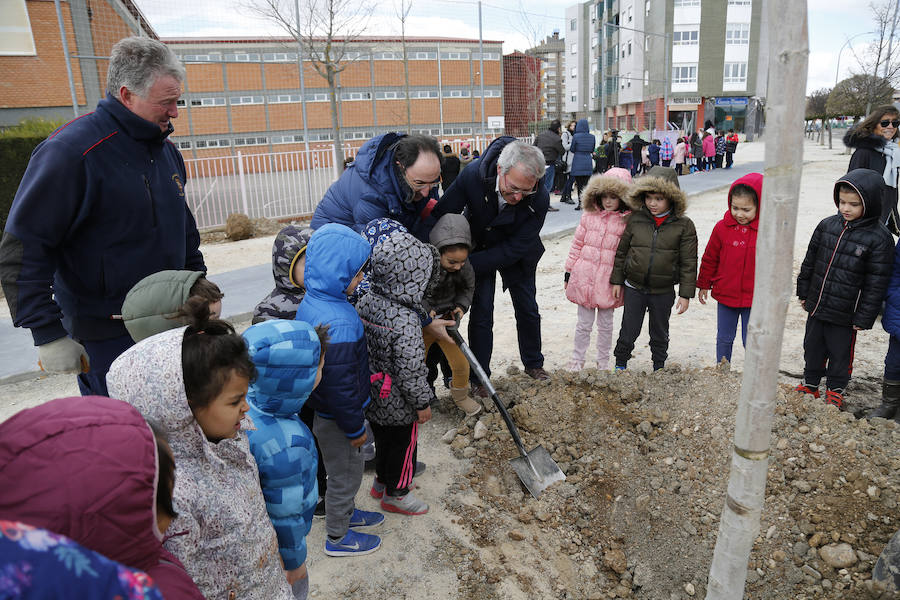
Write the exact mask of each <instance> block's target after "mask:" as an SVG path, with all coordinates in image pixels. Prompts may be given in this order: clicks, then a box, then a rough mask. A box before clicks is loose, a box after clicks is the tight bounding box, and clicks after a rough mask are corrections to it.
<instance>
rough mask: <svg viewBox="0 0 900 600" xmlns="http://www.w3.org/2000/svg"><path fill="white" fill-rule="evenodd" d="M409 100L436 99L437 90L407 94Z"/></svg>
mask: <svg viewBox="0 0 900 600" xmlns="http://www.w3.org/2000/svg"><path fill="white" fill-rule="evenodd" d="M409 97H410V98H437V97H438V93H437V90H418V91H413V92H410V93H409Z"/></svg>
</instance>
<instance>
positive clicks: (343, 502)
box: [313, 415, 366, 539]
mask: <svg viewBox="0 0 900 600" xmlns="http://www.w3.org/2000/svg"><path fill="white" fill-rule="evenodd" d="M313 433H315V434H316V440H317V441H318V442H319V450H320V451H321V452H322V460H323V461H324V463H325V472H326V473H328V489H327V490H326V491H325V533H326V534H328V537H330V538H332V539H342V538H343V537H344V536H345V535H347V529H348V528H349V527H350V517H351V516H352V515H353V509H354V498H355V497H356V492H358V491H359V486H360V484H361V483H362V476H363V469H364V468H365V464H366V461H365V459H364V457H363V453H362V448H354V447H353V446H351V445H350V440H349V439H348V438H347V436H346V435H344V432H343V431H341V428H340V427H338V426H337V423H335V422H334V420H333V419H324V418H322V417H320V416H319V415H316V420H315V421H314V422H313Z"/></svg>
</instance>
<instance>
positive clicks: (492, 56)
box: [472, 52, 500, 60]
mask: <svg viewBox="0 0 900 600" xmlns="http://www.w3.org/2000/svg"><path fill="white" fill-rule="evenodd" d="M483 56H484V60H500V53H499V52H485V53H484V54H483ZM481 57H482V54H479V53H478V52H473V53H472V60H481Z"/></svg>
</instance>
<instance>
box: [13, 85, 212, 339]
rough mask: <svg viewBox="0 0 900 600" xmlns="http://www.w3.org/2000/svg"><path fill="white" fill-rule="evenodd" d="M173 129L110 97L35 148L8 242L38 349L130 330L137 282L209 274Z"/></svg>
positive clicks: (17, 301) (20, 306)
mask: <svg viewBox="0 0 900 600" xmlns="http://www.w3.org/2000/svg"><path fill="white" fill-rule="evenodd" d="M172 131H173V129H172V127H171V126H170V127H169V130H168V131H166V132H161V131H160V129H159V126H158V125H157V124H156V123H151V122H150V121H147V120H145V119H142V118H141V117H139V116H138V115H136V114H134V113H133V112H131V111H130V110H128V108H126V107H125V106H124V105H122V103H120V102H119V101H118V100H116V99H115V98H113V97H112V96H110V95H109V94H107V96H106V97H105V98H104V99H102V100H101V101H100V102H99V104H97V109H96V110H95V111H94V112H92V113H88V114H86V115H83V116H81V117H78V118H77V119H75V120H73V121H70V122H69V123H67V124H66V125H64V126H62V127H60V128H59V129H57V130H56V131H55V132H53V134H51V135H50V137H48V138H47V139H46V140H44V141H43V142H41V143H40V144H39V145H38V147H37V148H35V150H34V153H33V154H32V157H31V160H30V161H29V163H28V169H27V170H26V171H25V175H24V176H23V177H22V183H21V184H20V185H19V189H18V191H17V192H16V197H15V200H13V205H12V208H11V209H10V212H9V219H8V220H7V221H6V226H5V229H4V231H3V240H2V242H0V281H2V283H3V290H4V292H5V294H6V301H7V303H8V304H9V309H10V314H11V315H12V320H13V323H14V324H15V325H16V327H27V328H28V329H30V330H31V334H32V337H33V338H34V343H35V345H37V346H40V345H42V344H46V343H48V342H52V341H53V340H56V339H59V338H61V337H64V336H65V335H66V332H67V331H68V333H69V334H71V335H72V336H73V337H75V338H77V339H82V340H105V339H111V338H115V337H119V336H124V335H128V332H127V331H125V327H124V325H123V324H122V321H121V319H117V318H113V316H114V315H120V314H121V313H122V302H123V301H124V300H125V295H126V294H127V293H128V290H130V289H131V288H132V287H133V286H134V284H135V283H137V282H138V281H140V280H141V279H142V278H144V277H145V276H147V275H149V274H151V273H156V272H157V271H163V270H166V269H189V270H192V271H205V270H206V267H205V265H204V264H203V255H202V254H201V253H200V250H199V246H200V234H199V233H198V232H197V225H196V222H195V221H194V217H193V215H192V214H191V211H190V209H189V208H188V205H187V203H186V202H185V195H184V185H185V183H186V179H187V176H186V172H185V168H184V161H183V160H182V158H181V154H180V153H179V152H178V150H177V149H176V148H175V146H174V145H173V144H172V143H171V142H169V141H168V140H167V139H166V137H167V136H168V135H169V134H170V133H171V132H172Z"/></svg>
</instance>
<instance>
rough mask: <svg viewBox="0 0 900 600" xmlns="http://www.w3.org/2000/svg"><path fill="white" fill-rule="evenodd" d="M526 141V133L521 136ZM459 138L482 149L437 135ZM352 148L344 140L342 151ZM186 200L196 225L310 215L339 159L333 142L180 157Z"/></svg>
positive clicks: (335, 174) (347, 153) (333, 177)
mask: <svg viewBox="0 0 900 600" xmlns="http://www.w3.org/2000/svg"><path fill="white" fill-rule="evenodd" d="M522 139H523V140H525V141H528V142H529V143H531V138H522ZM464 142H468V143H469V144H470V150H473V149H478V150H480V151H483V150H484V147H485V146H486V145H487V143H486V142H485V140H483V139H482V138H480V137H477V138H472V139H469V140H461V139H457V140H452V141H442V142H441V145H443V144H444V143H447V144H450V145H451V146H452V147H453V149H454V151H456V152H459V149H460V147H461V145H462V144H463V143H464ZM356 151H357V148H355V147H352V146H349V145H347V146H344V156H345V157H349V156H354V155H355V154H356ZM184 162H185V166H186V168H187V175H188V182H187V186H186V189H185V194H186V196H187V203H188V206H189V207H190V209H191V211H192V212H193V213H194V218H195V219H196V220H197V227H198V228H200V229H209V228H212V227H221V226H223V225H225V221H226V220H227V219H228V215H230V214H232V213H243V214H245V215H247V216H248V217H250V218H251V219H253V218H259V217H265V218H268V219H286V218H290V217H299V216H304V215H311V214H312V213H313V212H314V211H315V209H316V206H317V205H318V203H319V200H321V199H322V196H324V195H325V192H326V191H327V190H328V187H329V186H330V185H331V184H332V183H333V182H334V181H335V180H336V179H337V178H338V177H339V176H340V173H341V170H342V168H343V165H335V160H334V147H333V146H331V147H326V148H310V150H309V151H306V150H293V151H286V152H265V153H259V154H256V153H254V154H245V153H243V152H241V151H240V150H239V151H237V152H236V153H235V154H234V155H231V156H218V157H207V158H189V159H185V161H184Z"/></svg>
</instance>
